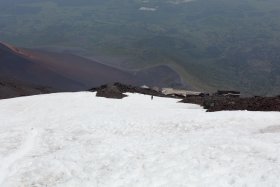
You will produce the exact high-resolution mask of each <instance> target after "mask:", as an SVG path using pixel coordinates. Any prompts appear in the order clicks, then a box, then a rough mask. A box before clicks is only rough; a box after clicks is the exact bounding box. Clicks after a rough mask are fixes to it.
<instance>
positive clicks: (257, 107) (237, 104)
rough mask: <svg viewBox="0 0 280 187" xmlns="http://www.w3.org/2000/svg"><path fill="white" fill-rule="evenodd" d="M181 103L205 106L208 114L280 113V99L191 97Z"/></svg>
mask: <svg viewBox="0 0 280 187" xmlns="http://www.w3.org/2000/svg"><path fill="white" fill-rule="evenodd" d="M181 102H184V103H194V104H199V105H201V106H203V107H204V108H205V109H207V111H208V112H215V111H224V110H248V111H280V97H279V96H277V97H248V98H235V97H216V96H209V97H189V98H185V99H183V100H182V101H181Z"/></svg>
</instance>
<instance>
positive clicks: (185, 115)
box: [0, 92, 280, 187]
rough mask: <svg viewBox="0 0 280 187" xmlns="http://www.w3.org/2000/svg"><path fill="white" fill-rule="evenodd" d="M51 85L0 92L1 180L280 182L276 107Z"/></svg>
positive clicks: (22, 183)
mask: <svg viewBox="0 0 280 187" xmlns="http://www.w3.org/2000/svg"><path fill="white" fill-rule="evenodd" d="M129 95H130V96H129V97H128V98H125V99H123V100H113V99H105V98H97V97H95V95H94V94H93V93H89V92H80V93H59V94H50V95H40V96H32V97H23V98H16V99H8V100H1V101H0V186H1V187H26V186H28V187H29V186H36V187H39V186H44V187H46V186H48V187H55V186H67V187H71V186H77V187H87V186H90V187H93V186H129V187H131V186H145V187H146V186H172V187H176V186H199V187H200V186H201V187H204V186H207V187H209V186H215V187H219V186H223V187H225V186H254V187H257V186H260V187H263V186H280V177H279V175H280V162H279V161H280V115H279V114H280V113H279V112H247V111H236V112H216V113H206V112H205V111H204V110H203V109H202V108H200V107H199V106H197V105H192V104H183V103H177V101H178V100H175V99H167V98H158V97H154V99H153V100H151V98H150V96H145V95H139V94H129Z"/></svg>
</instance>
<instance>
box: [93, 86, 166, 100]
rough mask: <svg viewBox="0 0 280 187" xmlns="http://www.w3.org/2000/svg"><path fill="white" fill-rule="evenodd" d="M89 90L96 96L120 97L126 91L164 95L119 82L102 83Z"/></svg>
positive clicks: (123, 95)
mask: <svg viewBox="0 0 280 187" xmlns="http://www.w3.org/2000/svg"><path fill="white" fill-rule="evenodd" d="M89 91H91V92H97V93H96V96H98V97H106V98H117V99H122V98H123V97H125V96H126V95H125V94H124V93H127V92H129V93H139V94H145V95H153V96H158V97H166V96H165V95H164V94H162V93H161V92H159V91H156V90H152V89H150V88H141V87H136V86H131V85H125V84H121V83H114V84H107V85H102V86H100V87H97V88H92V89H90V90H89Z"/></svg>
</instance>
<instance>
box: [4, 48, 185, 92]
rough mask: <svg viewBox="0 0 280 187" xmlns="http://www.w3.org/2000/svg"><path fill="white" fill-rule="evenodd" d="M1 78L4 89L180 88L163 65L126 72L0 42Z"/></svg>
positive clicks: (85, 60)
mask: <svg viewBox="0 0 280 187" xmlns="http://www.w3.org/2000/svg"><path fill="white" fill-rule="evenodd" d="M0 75H1V77H0V81H1V80H3V81H5V80H9V81H8V82H7V81H6V84H5V85H6V87H5V89H6V90H8V89H9V88H8V87H7V85H8V84H10V83H13V84H15V85H17V86H20V85H21V86H23V85H24V87H25V88H26V87H29V88H34V86H33V85H39V86H41V87H49V88H52V90H55V91H80V90H86V89H89V88H91V87H96V86H99V85H102V84H107V83H111V82H122V83H126V84H135V85H141V84H147V85H153V86H182V84H181V79H180V76H179V75H178V74H177V73H176V72H175V71H173V70H172V69H171V68H170V67H168V66H164V65H162V66H157V67H152V68H148V69H144V70H141V71H135V72H129V71H124V70H120V69H117V68H113V67H110V66H107V65H103V64H101V63H98V62H96V61H92V60H89V59H85V58H82V57H79V56H75V55H71V54H66V53H54V52H46V51H39V50H29V49H19V48H15V47H13V46H10V45H7V44H5V43H0ZM13 84H12V86H11V87H13ZM31 85H32V86H31ZM37 87H38V86H37ZM0 91H1V90H0ZM0 94H1V92H0ZM23 95H26V94H23ZM30 95H31V94H30ZM6 97H7V96H6Z"/></svg>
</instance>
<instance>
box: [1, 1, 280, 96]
mask: <svg viewBox="0 0 280 187" xmlns="http://www.w3.org/2000/svg"><path fill="white" fill-rule="evenodd" d="M0 40H2V41H5V42H8V43H11V44H14V45H17V46H22V47H31V48H34V47H61V48H63V47H67V48H71V47H72V48H75V49H81V50H84V52H83V54H84V55H86V56H91V55H92V56H94V55H100V56H108V57H110V58H111V59H114V58H116V59H118V58H119V59H121V58H125V59H126V60H125V62H124V63H119V62H118V65H120V66H122V67H124V68H131V69H137V68H143V67H147V66H152V65H155V64H169V65H170V66H172V67H173V68H175V69H176V70H177V71H178V72H179V73H180V74H181V75H182V77H183V78H184V80H185V81H186V83H187V84H188V85H192V86H193V88H195V89H203V90H207V91H213V90H215V89H218V88H219V89H236V90H241V91H242V92H243V93H250V94H258V95H273V94H280V1H279V0H193V1H192V0H79V1H77V0H0ZM112 63H114V60H112Z"/></svg>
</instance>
